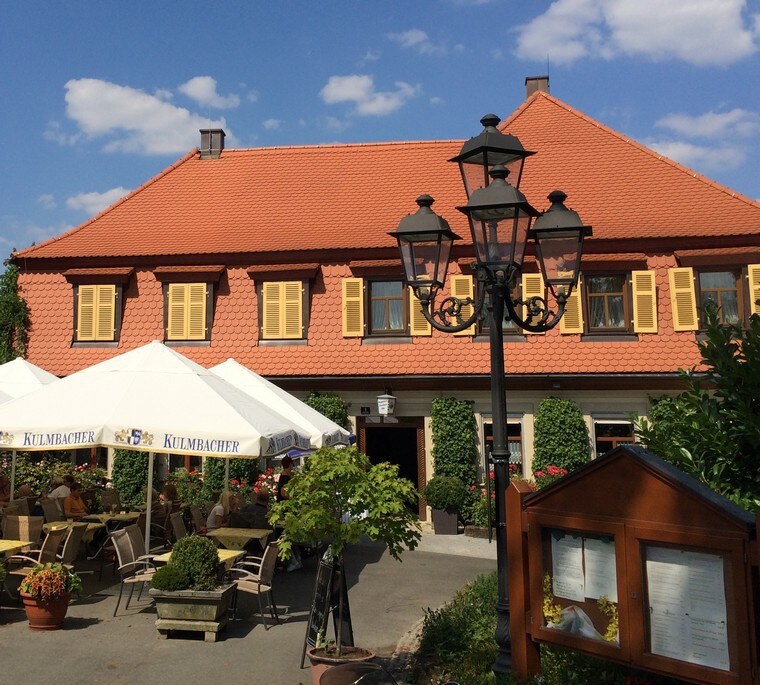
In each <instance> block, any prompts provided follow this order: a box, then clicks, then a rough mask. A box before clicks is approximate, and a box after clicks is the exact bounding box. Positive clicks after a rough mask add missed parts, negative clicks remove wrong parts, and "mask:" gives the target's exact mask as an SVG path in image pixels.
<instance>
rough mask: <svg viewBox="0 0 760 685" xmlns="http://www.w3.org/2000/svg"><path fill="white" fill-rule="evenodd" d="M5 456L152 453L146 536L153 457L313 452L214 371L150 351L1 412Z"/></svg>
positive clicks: (161, 349) (295, 430)
mask: <svg viewBox="0 0 760 685" xmlns="http://www.w3.org/2000/svg"><path fill="white" fill-rule="evenodd" d="M0 446H3V447H5V449H12V450H27V451H39V450H51V449H78V448H82V447H95V446H104V447H115V448H120V449H131V450H140V451H146V452H148V454H149V460H148V461H149V467H148V507H147V517H148V518H147V521H146V531H147V530H150V509H151V507H150V504H151V500H150V498H151V493H152V489H153V457H154V454H155V453H166V454H168V453H181V454H192V455H196V456H208V457H226V458H233V457H235V458H237V457H250V458H256V457H262V456H263V457H267V456H275V455H277V454H280V453H282V452H285V451H287V450H289V449H291V448H293V447H299V446H300V447H301V448H304V449H305V448H308V446H309V435H308V434H306V433H305V432H304V431H303V430H302V429H301V428H300V427H299V426H297V425H296V424H294V423H292V422H290V421H288V420H287V419H286V418H284V417H282V416H280V415H279V414H277V413H275V412H274V411H273V410H272V409H270V408H269V407H267V406H266V405H265V404H264V403H262V402H259V401H258V400H256V399H254V398H252V397H251V396H250V395H247V394H246V393H244V392H242V391H241V390H239V389H238V388H236V387H235V386H233V385H231V384H230V383H228V382H227V381H225V380H224V379H222V378H220V377H219V376H217V375H216V374H214V373H212V372H211V371H208V370H206V369H204V368H203V367H202V366H200V365H199V364H196V363H195V362H193V361H191V360H190V359H187V358H186V357H184V356H182V355H181V354H179V353H178V352H176V351H174V350H172V349H170V348H168V347H166V346H165V345H163V344H162V343H160V342H152V343H149V344H147V345H144V346H142V347H139V348H137V349H135V350H131V351H130V352H125V353H124V354H121V355H119V356H117V357H114V358H112V359H109V360H107V361H104V362H101V363H100V364H96V365H94V366H91V367H89V368H86V369H83V370H82V371H78V372H76V373H73V374H71V375H70V376H67V377H66V378H63V379H61V380H59V381H58V382H56V383H52V384H49V385H46V386H44V387H42V388H40V389H39V390H36V391H34V392H31V393H29V394H28V395H25V396H23V397H19V398H17V399H14V400H11V401H10V402H7V403H5V404H3V405H0ZM146 537H147V536H146ZM146 545H147V541H146Z"/></svg>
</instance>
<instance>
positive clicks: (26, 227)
mask: <svg viewBox="0 0 760 685" xmlns="http://www.w3.org/2000/svg"><path fill="white" fill-rule="evenodd" d="M2 224H3V231H4V233H5V235H0V244H2V245H7V246H8V247H10V248H11V249H13V250H23V249H25V248H27V247H29V246H30V245H33V244H34V245H38V244H39V243H41V242H44V241H45V240H47V239H48V238H52V237H53V236H56V235H60V234H61V233H65V232H66V231H70V230H71V229H72V228H74V227H73V226H72V225H71V224H66V223H58V224H56V225H54V226H39V225H37V224H34V223H32V222H31V221H20V220H19V219H17V218H15V217H11V216H4V217H2Z"/></svg>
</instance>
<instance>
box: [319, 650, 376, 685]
mask: <svg viewBox="0 0 760 685" xmlns="http://www.w3.org/2000/svg"><path fill="white" fill-rule="evenodd" d="M341 651H342V653H341V655H340V656H337V655H335V654H329V655H328V654H327V653H326V651H325V648H324V647H310V648H309V649H307V650H306V656H308V657H309V661H311V685H319V679H320V678H321V677H322V674H323V673H324V672H325V671H326V670H327V669H328V668H332V667H333V666H338V665H340V664H345V663H348V662H349V661H372V659H374V658H375V653H374V652H371V651H370V650H368V649H363V648H362V647H343V649H342V650H341Z"/></svg>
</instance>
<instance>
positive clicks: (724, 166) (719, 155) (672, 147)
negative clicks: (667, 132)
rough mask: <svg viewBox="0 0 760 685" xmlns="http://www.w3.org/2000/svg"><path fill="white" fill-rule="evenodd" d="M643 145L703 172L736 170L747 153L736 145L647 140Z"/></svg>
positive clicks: (742, 162)
mask: <svg viewBox="0 0 760 685" xmlns="http://www.w3.org/2000/svg"><path fill="white" fill-rule="evenodd" d="M645 144H646V145H647V146H648V147H650V148H652V149H653V150H656V151H657V152H659V153H660V154H661V155H664V156H665V157H669V158H670V159H673V160H675V161H676V162H680V163H681V164H683V165H684V166H687V167H689V168H691V169H700V170H702V171H704V172H715V171H730V170H732V169H737V168H739V167H740V166H741V165H742V164H744V162H745V160H746V159H747V153H746V152H745V151H744V150H743V149H742V148H740V147H738V146H736V145H721V146H715V145H704V146H702V145H694V144H692V143H687V142H684V141H678V140H649V141H646V142H645Z"/></svg>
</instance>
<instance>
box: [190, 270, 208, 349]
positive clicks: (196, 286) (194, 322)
mask: <svg viewBox="0 0 760 685" xmlns="http://www.w3.org/2000/svg"><path fill="white" fill-rule="evenodd" d="M187 286H188V288H187V291H188V295H187V302H188V306H187V338H188V340H205V339H206V295H207V292H206V288H207V287H208V286H207V284H206V283H188V284H187Z"/></svg>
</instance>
